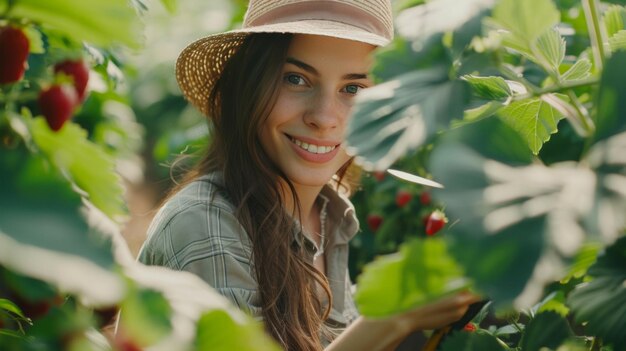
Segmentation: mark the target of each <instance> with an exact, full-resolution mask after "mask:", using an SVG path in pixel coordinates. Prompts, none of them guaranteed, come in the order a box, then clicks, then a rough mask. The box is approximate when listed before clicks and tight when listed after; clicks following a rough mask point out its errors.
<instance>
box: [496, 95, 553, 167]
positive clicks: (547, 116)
mask: <svg viewBox="0 0 626 351" xmlns="http://www.w3.org/2000/svg"><path fill="white" fill-rule="evenodd" d="M498 116H500V118H501V119H502V120H503V121H504V122H506V123H507V124H508V125H509V126H511V127H512V128H513V129H515V130H516V131H517V132H519V133H520V135H521V136H522V137H523V138H524V139H525V140H526V143H528V147H529V148H530V150H531V151H532V152H533V154H535V155H537V154H538V153H539V150H541V147H542V146H543V144H544V143H545V142H547V141H548V140H550V135H551V134H554V133H556V132H557V124H558V122H559V121H560V120H561V119H563V117H564V116H563V115H562V114H561V113H559V112H558V111H557V110H556V109H555V108H553V107H552V106H550V105H549V104H548V103H546V102H544V101H543V100H541V99H538V98H535V99H528V100H520V101H515V102H513V103H512V104H510V105H509V106H506V107H505V108H503V109H501V110H500V111H499V112H498Z"/></svg>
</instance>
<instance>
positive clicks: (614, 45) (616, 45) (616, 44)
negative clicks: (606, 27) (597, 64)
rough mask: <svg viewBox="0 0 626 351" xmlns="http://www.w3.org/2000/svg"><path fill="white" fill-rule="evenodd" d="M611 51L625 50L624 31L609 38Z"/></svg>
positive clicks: (625, 33)
mask: <svg viewBox="0 0 626 351" xmlns="http://www.w3.org/2000/svg"><path fill="white" fill-rule="evenodd" d="M609 47H610V48H611V51H613V52H615V51H618V50H626V29H622V30H620V31H619V32H617V33H615V35H613V36H612V37H610V38H609Z"/></svg>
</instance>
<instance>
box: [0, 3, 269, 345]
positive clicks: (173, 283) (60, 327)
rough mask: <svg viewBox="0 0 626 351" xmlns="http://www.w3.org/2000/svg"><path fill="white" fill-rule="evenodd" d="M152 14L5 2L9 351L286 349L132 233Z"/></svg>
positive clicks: (1, 254)
mask: <svg viewBox="0 0 626 351" xmlns="http://www.w3.org/2000/svg"><path fill="white" fill-rule="evenodd" d="M162 3H163V5H165V7H166V8H168V9H169V10H173V8H174V2H173V1H171V0H163V1H162ZM147 10H148V8H147V7H146V4H144V2H143V1H133V2H128V1H126V0H97V1H87V2H85V1H80V0H59V1H52V2H50V1H47V2H42V1H39V0H20V1H9V0H0V173H1V174H2V181H0V349H2V350H3V351H4V350H6V351H13V350H35V349H37V350H94V351H95V350H141V349H146V348H150V349H153V350H191V349H196V348H197V347H196V345H201V347H202V348H203V349H215V350H232V349H238V350H253V349H254V350H275V349H276V347H275V345H274V344H273V343H272V342H271V341H270V339H269V337H267V336H266V335H265V334H264V333H263V331H262V330H261V328H260V327H259V326H258V325H257V323H255V322H254V321H252V320H251V319H250V318H248V317H247V316H246V315H244V314H243V313H242V312H241V311H239V310H238V309H236V308H235V307H233V306H231V305H230V304H229V303H228V302H227V301H226V300H225V299H224V298H223V297H222V296H221V295H219V294H217V293H216V292H215V291H213V290H212V289H211V288H210V287H209V286H208V285H207V284H205V283H204V282H203V281H202V280H201V279H199V278H198V277H195V276H189V275H186V274H182V273H180V272H172V271H169V270H166V269H162V268H157V267H145V266H143V265H140V264H138V263H135V262H134V260H133V257H132V255H131V253H130V251H129V249H128V247H127V246H126V243H125V242H124V239H123V237H122V235H121V233H120V229H121V227H122V225H123V224H124V222H125V220H126V218H127V216H128V211H127V208H126V203H125V199H124V197H123V194H124V185H123V184H124V183H123V181H129V180H132V179H136V178H141V177H142V175H143V174H142V172H143V170H142V169H141V167H139V166H137V165H136V164H138V163H139V162H136V161H137V159H138V158H139V151H140V147H141V130H142V128H141V126H140V125H139V124H138V123H137V121H136V118H135V115H134V113H133V111H132V110H131V108H130V106H129V105H130V102H129V94H128V91H127V90H126V87H127V86H128V85H127V82H126V80H127V79H128V78H129V77H130V76H131V75H128V73H129V72H131V73H132V72H133V69H134V68H133V67H132V65H131V64H130V63H128V61H127V59H126V57H127V56H129V53H130V50H139V48H140V47H141V45H142V42H141V40H140V38H141V37H142V35H141V26H142V24H141V23H142V21H141V20H140V18H139V16H138V13H140V12H142V11H147ZM92 78H93V79H92ZM120 311H121V312H120ZM190 311H193V312H192V313H189V312H190ZM118 313H119V314H118ZM174 321H176V322H175V323H174ZM111 323H116V330H117V331H118V332H117V333H113V332H112V331H111V330H112V325H111ZM217 325H219V328H220V329H219V330H220V331H219V338H216V337H215V330H217V328H216V326H217ZM224 326H228V330H226V329H224V328H225V327H224ZM242 339H245V340H247V343H242V342H241V340H242Z"/></svg>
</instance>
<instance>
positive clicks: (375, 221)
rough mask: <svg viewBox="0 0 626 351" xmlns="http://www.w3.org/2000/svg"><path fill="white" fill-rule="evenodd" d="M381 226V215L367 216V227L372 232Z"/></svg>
mask: <svg viewBox="0 0 626 351" xmlns="http://www.w3.org/2000/svg"><path fill="white" fill-rule="evenodd" d="M381 224H383V217H382V216H381V215H378V214H374V213H370V214H368V215H367V225H368V226H369V227H370V229H371V230H372V231H373V232H376V231H377V230H378V228H379V227H380V225H381Z"/></svg>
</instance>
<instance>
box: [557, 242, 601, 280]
mask: <svg viewBox="0 0 626 351" xmlns="http://www.w3.org/2000/svg"><path fill="white" fill-rule="evenodd" d="M599 251H600V244H597V243H587V244H585V245H583V247H582V248H581V249H580V251H579V252H578V253H577V254H576V256H575V257H574V263H572V265H571V266H570V268H569V271H568V272H567V275H566V276H565V277H563V279H561V283H563V284H566V283H567V282H569V281H570V280H571V279H572V278H581V277H583V276H584V275H585V274H587V270H588V269H589V267H591V265H592V264H594V263H595V262H596V257H597V256H598V252H599Z"/></svg>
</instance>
